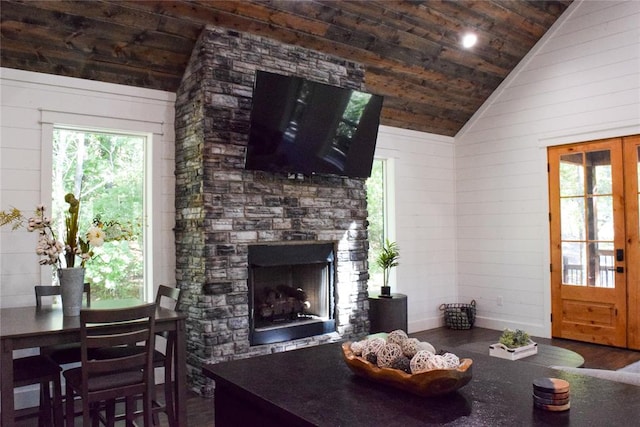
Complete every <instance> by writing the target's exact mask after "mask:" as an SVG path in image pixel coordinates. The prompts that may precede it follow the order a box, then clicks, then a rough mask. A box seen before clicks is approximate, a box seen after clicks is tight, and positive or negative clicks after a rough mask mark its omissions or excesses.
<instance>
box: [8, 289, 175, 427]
mask: <svg viewBox="0 0 640 427" xmlns="http://www.w3.org/2000/svg"><path fill="white" fill-rule="evenodd" d="M138 304H143V301H141V300H136V299H126V300H105V301H92V302H91V307H86V309H89V310H92V309H105V308H125V307H131V306H134V305H138ZM185 322H186V314H185V313H182V312H178V311H174V310H170V309H168V308H164V307H157V309H156V315H155V330H156V332H165V331H166V332H168V333H170V334H174V335H175V340H173V342H174V343H175V344H174V345H175V348H174V352H173V357H174V361H173V367H174V368H173V369H174V372H173V374H174V406H175V416H176V420H175V421H176V422H175V425H178V426H181V427H182V426H187V408H186V405H187V392H186V390H187V386H186V333H185V327H186V326H185ZM126 327H127V326H126V325H122V326H119V328H126ZM0 339H1V342H0V346H1V347H0V349H1V350H0V351H1V353H2V354H1V356H0V362H1V364H0V389H1V391H0V393H1V395H0V403H1V405H2V407H1V411H2V416H1V419H0V421H1V422H0V425H2V426H4V427H9V426H14V425H15V421H14V415H15V402H14V389H13V356H14V355H13V351H14V350H20V349H27V348H39V347H44V346H50V345H57V344H68V343H77V342H80V316H64V315H63V314H62V307H60V305H51V306H42V307H41V308H37V307H35V306H29V307H15V308H1V309H0Z"/></svg>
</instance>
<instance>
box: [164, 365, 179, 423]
mask: <svg viewBox="0 0 640 427" xmlns="http://www.w3.org/2000/svg"><path fill="white" fill-rule="evenodd" d="M171 377H172V376H171V367H169V369H165V374H164V405H165V411H166V413H167V418H168V419H169V426H170V427H177V426H176V425H175V420H176V417H175V412H174V410H173V409H174V406H173V390H174V388H173V380H172V378H171Z"/></svg>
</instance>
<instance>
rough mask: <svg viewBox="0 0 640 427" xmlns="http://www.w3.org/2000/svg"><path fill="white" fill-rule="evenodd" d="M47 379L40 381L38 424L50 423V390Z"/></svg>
mask: <svg viewBox="0 0 640 427" xmlns="http://www.w3.org/2000/svg"><path fill="white" fill-rule="evenodd" d="M49 387H50V385H49V381H43V382H41V383H40V408H39V412H38V426H40V427H46V426H50V425H51V390H50V389H49Z"/></svg>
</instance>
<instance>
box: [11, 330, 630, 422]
mask: <svg viewBox="0 0 640 427" xmlns="http://www.w3.org/2000/svg"><path fill="white" fill-rule="evenodd" d="M500 334H501V331H496V330H492V329H483V328H472V329H466V330H452V329H448V328H444V327H443V328H436V329H430V330H427V331H421V332H416V333H412V334H410V335H411V336H412V337H415V338H418V339H420V340H421V341H427V342H430V343H432V344H433V345H434V346H435V347H436V348H438V349H439V348H446V347H449V348H452V347H457V346H460V345H462V344H465V343H470V342H475V341H494V340H495V342H497V341H498V338H499V337H500ZM532 339H533V340H534V341H536V342H538V343H540V344H549V345H554V346H558V347H563V348H566V349H569V350H573V351H575V352H577V353H580V354H581V355H582V357H584V360H585V363H584V367H585V368H596V369H620V368H622V367H624V366H626V365H628V364H630V363H633V362H637V361H639V360H640V351H634V350H625V349H620V348H615V347H607V346H603V345H598V344H589V343H583V342H578V341H571V340H562V339H555V338H554V339H548V338H540V337H532ZM160 392H161V391H160ZM187 412H188V421H189V426H190V427H213V426H214V422H213V399H208V398H203V397H201V396H199V395H197V394H196V393H194V392H192V391H189V392H188V400H187ZM18 425H20V426H24V427H35V426H37V421H34V420H28V421H25V422H24V423H20V424H18ZM76 425H77V426H80V425H81V423H78V422H76ZM160 426H161V427H167V426H168V424H167V422H166V418H165V417H164V415H161V416H160Z"/></svg>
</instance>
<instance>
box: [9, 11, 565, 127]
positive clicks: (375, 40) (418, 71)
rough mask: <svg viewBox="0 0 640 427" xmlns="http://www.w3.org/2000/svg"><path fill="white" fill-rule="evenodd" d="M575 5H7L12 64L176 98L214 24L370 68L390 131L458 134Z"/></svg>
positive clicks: (371, 87)
mask: <svg viewBox="0 0 640 427" xmlns="http://www.w3.org/2000/svg"><path fill="white" fill-rule="evenodd" d="M571 1H572V0H544V1H543V0H529V1H524V0H456V1H444V0H438V1H436V0H425V1H395V0H379V1H373V0H371V1H366V0H361V1H322V0H317V1H316V0H269V1H257V0H251V1H250V0H242V1H219V0H216V1H169V0H138V1H124V0H117V1H50V0H46V1H31V0H29V1H20V0H2V3H1V5H0V16H1V24H0V25H1V34H2V37H1V39H0V51H1V60H2V63H1V65H2V66H3V67H8V68H17V69H21V70H28V71H36V72H42V73H49V74H58V75H64V76H70V77H79V78H84V79H91V80H100V81H105V82H111V83H120V84H125V85H132V86H138V87H145V88H152V89H161V90H166V91H171V92H175V91H176V89H177V87H178V85H179V83H180V79H181V78H182V75H183V72H184V69H185V66H186V64H187V61H188V60H189V56H190V54H191V51H192V49H193V46H194V44H195V41H196V39H197V38H198V36H199V34H200V32H201V31H202V29H203V28H204V26H205V25H207V24H213V25H219V26H223V27H228V28H231V29H235V30H238V31H245V32H249V33H254V34H258V35H262V36H267V37H270V38H273V39H276V40H279V41H282V42H286V43H291V44H296V45H300V46H303V47H306V48H311V49H315V50H318V51H322V52H326V53H329V54H333V55H336V56H340V57H343V58H345V59H348V60H352V61H355V62H359V63H361V64H364V66H365V67H366V72H365V82H366V88H367V90H368V91H369V92H373V93H376V94H380V95H384V96H385V101H384V107H383V111H382V117H381V122H382V124H385V125H389V126H396V127H401V128H406V129H414V130H420V131H425V132H431V133H436V134H440V135H448V136H453V135H455V134H456V133H457V132H458V131H459V130H460V129H461V128H462V126H464V124H465V123H466V122H467V121H468V120H469V119H470V118H471V116H472V115H473V114H474V113H475V111H476V110H477V109H478V108H479V107H480V106H481V105H482V103H483V102H484V101H485V100H486V99H487V97H489V95H490V94H491V93H492V92H493V91H494V90H495V89H496V88H497V87H498V85H499V84H500V83H501V82H502V81H503V79H504V78H505V77H506V76H507V75H508V74H509V73H510V72H511V71H512V70H513V69H514V67H515V66H516V65H517V64H518V63H519V62H520V60H521V59H522V58H523V57H524V56H525V55H526V54H527V52H529V50H530V49H531V48H532V47H533V46H534V44H535V43H536V42H537V41H538V40H539V39H540V38H541V37H542V36H543V35H544V33H545V32H546V31H547V30H548V29H549V27H550V26H551V25H552V24H553V23H554V22H555V21H556V19H557V18H558V17H559V16H560V15H561V14H562V13H563V12H564V11H565V10H566V8H567V7H568V6H569V5H570V4H571ZM467 31H473V32H475V33H476V34H477V36H478V43H477V45H476V46H475V47H473V48H471V49H464V48H463V47H462V46H461V44H460V40H461V37H462V35H463V33H464V32H467Z"/></svg>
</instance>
